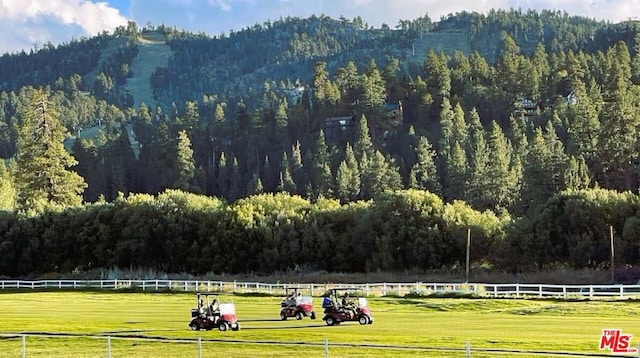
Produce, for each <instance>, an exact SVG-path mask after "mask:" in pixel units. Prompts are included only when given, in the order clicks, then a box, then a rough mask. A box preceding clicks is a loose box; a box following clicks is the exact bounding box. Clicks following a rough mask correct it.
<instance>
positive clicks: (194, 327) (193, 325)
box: [189, 322, 200, 331]
mask: <svg viewBox="0 0 640 358" xmlns="http://www.w3.org/2000/svg"><path fill="white" fill-rule="evenodd" d="M189 328H191V330H192V331H199V330H200V326H199V325H198V323H196V322H194V323H191V324H190V325H189Z"/></svg>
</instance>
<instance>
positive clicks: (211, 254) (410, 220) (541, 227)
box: [0, 189, 640, 277]
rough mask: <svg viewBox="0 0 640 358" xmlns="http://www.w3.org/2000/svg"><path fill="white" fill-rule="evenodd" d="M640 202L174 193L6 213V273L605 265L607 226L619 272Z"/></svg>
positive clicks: (634, 246)
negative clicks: (518, 211) (490, 207)
mask: <svg viewBox="0 0 640 358" xmlns="http://www.w3.org/2000/svg"><path fill="white" fill-rule="evenodd" d="M639 203H640V200H639V198H638V196H637V195H635V194H630V193H624V194H621V193H617V192H614V191H607V190H603V189H590V190H583V191H575V192H565V193H561V194H557V195H554V196H553V198H552V199H551V200H549V202H548V203H547V204H546V205H545V208H544V210H542V211H540V212H539V213H538V214H536V215H534V216H531V217H523V218H520V219H511V218H510V217H508V216H502V217H498V216H496V215H495V214H493V213H492V212H491V211H484V212H480V211H477V210H474V209H472V208H471V207H470V206H469V205H468V204H465V203H464V202H460V201H456V202H453V203H450V204H445V203H444V202H443V201H442V199H440V198H439V197H438V196H437V195H434V194H432V193H429V192H426V191H421V190H405V191H395V192H387V193H385V194H384V195H381V196H380V197H378V198H377V199H376V200H372V201H356V202H352V203H349V204H340V203H339V201H337V200H333V199H321V200H318V201H316V202H310V201H309V200H307V199H303V198H301V197H299V196H291V195H289V194H286V193H280V194H259V195H255V196H250V197H247V198H244V199H241V200H238V201H237V202H235V203H233V204H227V203H225V202H224V201H223V200H220V199H218V198H212V197H207V196H202V195H196V194H190V193H185V192H182V191H178V190H168V191H166V192H163V193H161V194H159V195H157V196H151V195H148V194H132V195H130V196H128V197H124V196H120V197H118V198H117V199H116V200H114V201H112V202H105V201H99V202H96V203H93V204H87V205H84V206H82V207H75V208H69V209H67V210H63V211H49V212H47V213H45V214H42V215H34V216H28V215H22V214H18V213H4V214H2V215H1V216H0V234H1V235H0V256H1V257H3V260H1V261H0V275H4V276H12V277H15V276H21V275H27V274H32V273H47V272H61V273H65V272H70V271H74V270H75V271H82V270H89V269H92V268H104V267H150V268H154V269H157V270H162V271H164V272H189V273H193V274H205V273H245V272H261V273H274V272H281V271H287V270H294V269H296V268H298V269H303V270H327V271H340V272H365V271H369V272H370V271H380V270H383V271H403V270H419V271H429V270H442V269H446V270H452V271H454V272H455V270H456V268H458V269H459V268H461V267H463V265H464V262H465V255H466V239H467V231H468V230H470V233H471V249H470V255H471V263H472V270H480V269H491V268H492V269H498V270H504V271H512V272H521V271H527V270H532V269H546V268H557V267H575V268H584V267H589V268H605V267H607V266H608V264H609V260H610V257H609V254H608V253H609V250H608V245H609V226H610V225H612V226H613V229H614V233H615V237H616V241H615V243H616V252H619V253H620V254H619V255H617V256H616V260H617V262H618V265H620V266H621V267H622V266H625V265H633V264H635V263H637V261H638V255H639V248H640V240H639V239H638V237H637V235H636V234H637V230H638V225H639V223H640V217H638V214H637V213H638V209H639Z"/></svg>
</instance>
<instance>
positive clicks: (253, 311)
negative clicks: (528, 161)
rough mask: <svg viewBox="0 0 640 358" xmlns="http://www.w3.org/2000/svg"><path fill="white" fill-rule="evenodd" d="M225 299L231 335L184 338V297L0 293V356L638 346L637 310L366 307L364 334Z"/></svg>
mask: <svg viewBox="0 0 640 358" xmlns="http://www.w3.org/2000/svg"><path fill="white" fill-rule="evenodd" d="M225 298H226V299H227V300H231V299H232V300H233V301H234V302H235V304H236V310H237V314H238V318H239V320H240V324H241V330H240V331H238V332H219V331H199V332H193V331H190V330H189V328H188V326H187V324H188V322H189V320H190V309H191V307H192V306H194V304H195V297H194V295H192V294H182V293H179V294H168V293H113V292H109V293H103V292H28V293H2V294H0V317H1V318H2V319H1V320H0V333H3V334H5V335H6V334H9V335H10V334H15V336H13V337H10V336H6V338H5V339H0V357H20V356H21V353H22V344H23V342H22V338H21V336H20V335H21V334H23V333H24V334H27V336H26V340H25V346H26V352H27V357H105V356H106V354H107V338H106V337H107V336H110V337H112V338H111V345H110V351H109V353H110V354H111V356H112V357H197V356H198V344H200V347H201V349H200V355H201V357H218V356H222V355H224V356H227V357H248V356H252V357H287V356H313V357H321V356H324V355H325V353H328V355H329V356H331V357H369V356H373V355H375V356H376V357H415V356H416V355H421V356H429V357H465V356H466V352H465V345H466V344H467V342H468V343H469V345H470V348H471V352H472V356H473V357H495V356H502V357H505V356H514V355H515V356H518V357H526V356H536V355H534V354H533V353H532V354H516V353H514V352H510V351H528V352H549V353H550V354H549V355H547V356H552V354H551V353H554V352H555V353H558V354H560V352H576V353H582V354H593V355H601V356H604V355H606V354H609V353H610V352H607V351H600V350H599V349H598V344H599V341H600V334H601V331H602V329H604V328H618V329H621V330H622V331H623V332H624V333H629V334H633V335H634V337H633V338H632V341H631V343H632V345H633V346H634V347H637V346H638V343H639V342H640V340H639V339H638V338H639V337H640V316H639V313H640V302H638V301H624V302H616V301H577V302H564V301H555V300H525V299H494V300H491V299H470V298H370V299H369V303H370V306H371V308H372V312H373V315H374V318H375V322H374V323H373V324H372V325H367V326H360V325H359V324H358V323H357V322H348V323H343V324H341V325H339V326H333V327H328V326H326V325H325V324H324V322H323V321H322V320H321V319H320V318H321V317H322V314H321V309H320V308H319V306H320V301H321V300H320V298H317V299H316V300H315V304H316V310H317V311H319V312H320V313H319V314H318V316H319V318H318V319H316V320H310V319H309V318H304V319H303V320H301V321H296V320H295V319H289V320H287V321H284V322H283V321H280V319H279V318H278V313H279V309H280V307H279V303H280V297H247V296H226V297H225V296H223V300H224V299H225ZM29 333H50V334H53V335H55V336H54V337H36V336H31V335H29ZM66 335H72V336H66ZM78 336H81V337H78ZM0 338H1V337H0ZM140 338H142V340H141V339H140ZM198 338H200V343H198ZM149 339H157V340H149ZM164 339H172V340H174V341H172V342H166V341H163V340H164ZM325 340H327V342H328V344H329V345H328V351H326V352H325V346H324V343H325ZM310 344H311V345H310ZM387 346H394V347H387ZM380 347H383V348H380ZM537 356H540V355H537ZM564 356H567V355H564ZM636 356H637V355H636Z"/></svg>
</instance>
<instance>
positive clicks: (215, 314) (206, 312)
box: [189, 292, 240, 331]
mask: <svg viewBox="0 0 640 358" xmlns="http://www.w3.org/2000/svg"><path fill="white" fill-rule="evenodd" d="M218 298H219V294H218V293H209V292H196V303H197V305H198V306H197V307H196V308H193V309H191V322H189V327H190V328H191V330H194V331H198V330H201V329H204V330H207V331H209V330H211V329H213V328H217V329H218V330H220V331H226V330H227V329H231V330H233V331H237V330H239V329H240V324H239V323H238V318H237V317H236V307H235V305H234V304H233V302H225V303H220V302H219V300H218Z"/></svg>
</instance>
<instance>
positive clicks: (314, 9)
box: [0, 0, 640, 54]
mask: <svg viewBox="0 0 640 358" xmlns="http://www.w3.org/2000/svg"><path fill="white" fill-rule="evenodd" d="M510 8H514V9H518V8H519V9H522V10H527V9H534V10H537V11H540V10H542V9H551V10H560V11H566V12H567V13H568V14H569V15H580V16H586V17H589V18H592V19H596V20H605V21H610V22H619V21H624V20H628V19H634V20H638V19H639V16H640V0H0V54H4V53H16V52H19V51H22V50H24V51H27V52H28V51H29V50H31V49H34V48H35V49H37V48H39V47H42V45H44V44H48V43H51V44H53V45H55V46H57V45H59V44H61V43H68V42H70V41H72V40H73V39H79V38H82V37H91V36H94V35H96V34H99V33H101V32H103V31H108V32H112V31H113V29H115V28H116V27H118V26H121V25H126V23H127V21H131V20H132V21H135V22H136V23H137V24H138V26H140V27H144V26H146V25H147V24H150V25H153V26H157V25H160V24H164V25H166V26H171V27H175V28H177V29H180V30H187V31H192V32H204V33H207V34H209V35H219V34H221V33H226V34H228V33H229V31H230V30H234V31H238V30H241V29H243V28H246V27H249V26H252V25H254V24H256V23H264V22H267V21H273V20H277V19H279V18H280V17H286V16H292V17H303V18H304V17H309V16H311V15H313V14H315V15H320V14H324V15H327V16H330V17H333V18H339V17H340V16H344V17H346V18H349V19H352V18H354V17H356V16H360V17H361V18H362V19H363V20H364V21H365V22H366V23H367V24H368V25H369V26H374V27H380V26H381V25H382V24H387V25H388V26H389V27H391V28H394V27H395V26H396V25H397V24H398V22H399V21H400V20H413V19H415V18H417V17H420V16H423V15H425V14H428V15H429V17H430V18H431V20H432V21H438V20H439V19H440V18H441V17H442V16H446V15H448V14H455V13H456V12H461V11H477V12H481V13H486V12H487V11H488V10H490V9H510Z"/></svg>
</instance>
